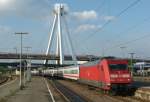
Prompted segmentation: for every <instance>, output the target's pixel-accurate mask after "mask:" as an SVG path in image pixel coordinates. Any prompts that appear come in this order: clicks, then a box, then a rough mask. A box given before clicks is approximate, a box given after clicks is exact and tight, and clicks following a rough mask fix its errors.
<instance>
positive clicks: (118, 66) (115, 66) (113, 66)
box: [109, 64, 128, 70]
mask: <svg viewBox="0 0 150 102" xmlns="http://www.w3.org/2000/svg"><path fill="white" fill-rule="evenodd" d="M109 68H110V70H127V69H128V67H127V65H126V64H110V65H109Z"/></svg>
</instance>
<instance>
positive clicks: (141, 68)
mask: <svg viewBox="0 0 150 102" xmlns="http://www.w3.org/2000/svg"><path fill="white" fill-rule="evenodd" d="M134 74H135V75H140V76H150V63H148V62H137V63H135V64H134Z"/></svg>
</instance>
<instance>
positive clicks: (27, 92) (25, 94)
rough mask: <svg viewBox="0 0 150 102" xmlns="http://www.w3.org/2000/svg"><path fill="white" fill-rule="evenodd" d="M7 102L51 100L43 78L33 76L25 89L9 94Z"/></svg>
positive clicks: (44, 101) (48, 101) (41, 101)
mask: <svg viewBox="0 0 150 102" xmlns="http://www.w3.org/2000/svg"><path fill="white" fill-rule="evenodd" d="M7 102H52V101H51V97H50V95H49V91H48V88H47V86H46V83H45V80H43V78H41V77H34V78H32V81H31V82H29V83H28V84H27V86H26V88H25V89H23V90H19V91H18V92H16V93H15V94H14V95H12V96H10V97H9V98H8V100H7Z"/></svg>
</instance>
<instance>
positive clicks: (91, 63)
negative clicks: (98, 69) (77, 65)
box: [81, 59, 101, 66]
mask: <svg viewBox="0 0 150 102" xmlns="http://www.w3.org/2000/svg"><path fill="white" fill-rule="evenodd" d="M100 61H101V60H100V59H99V60H96V61H91V62H87V63H85V64H82V65H81V66H92V65H96V64H98V63H99V62H100Z"/></svg>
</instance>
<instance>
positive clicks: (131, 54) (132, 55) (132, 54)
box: [129, 52, 135, 76]
mask: <svg viewBox="0 0 150 102" xmlns="http://www.w3.org/2000/svg"><path fill="white" fill-rule="evenodd" d="M129 54H130V56H131V69H130V70H131V75H132V76H133V57H134V54H135V53H133V52H132V53H129Z"/></svg>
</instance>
